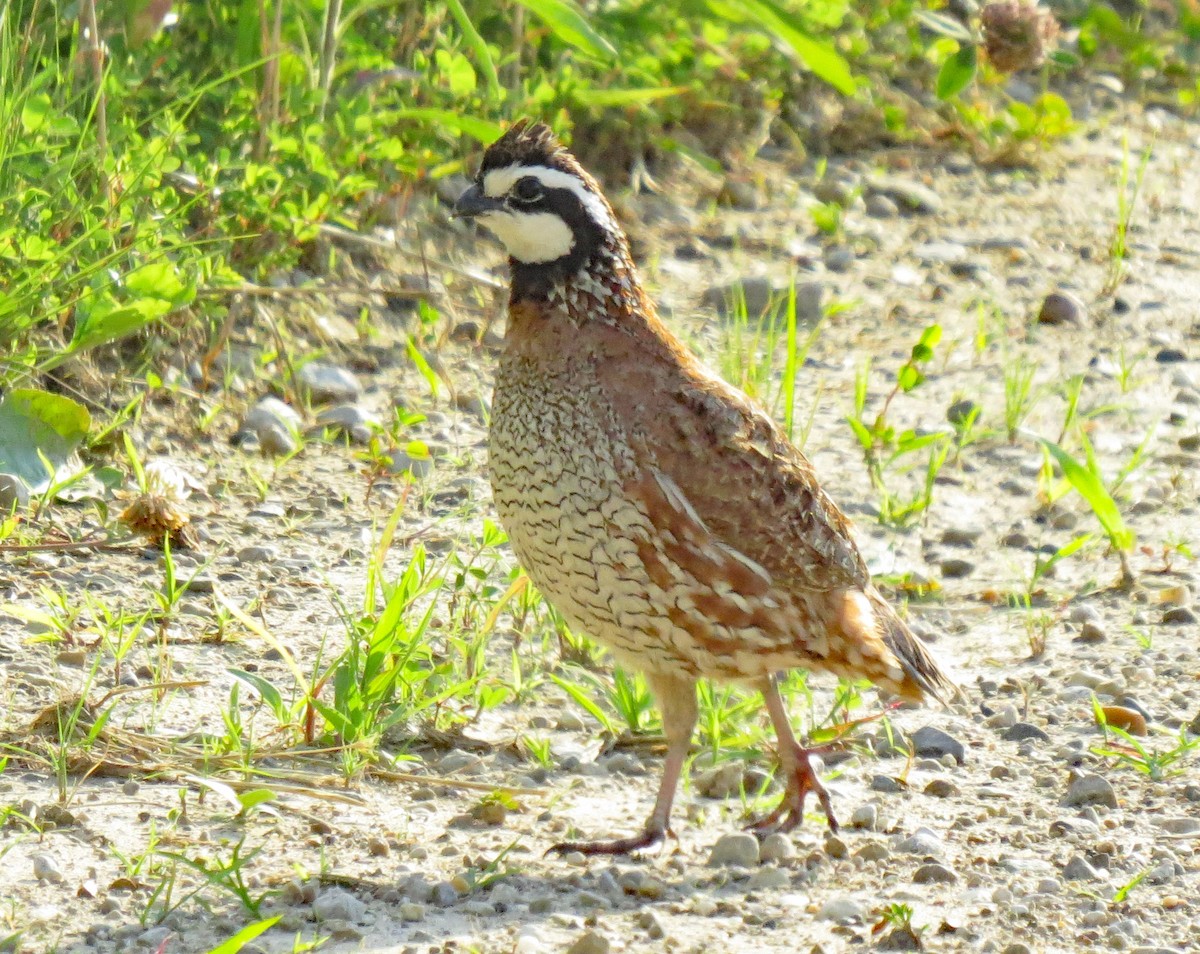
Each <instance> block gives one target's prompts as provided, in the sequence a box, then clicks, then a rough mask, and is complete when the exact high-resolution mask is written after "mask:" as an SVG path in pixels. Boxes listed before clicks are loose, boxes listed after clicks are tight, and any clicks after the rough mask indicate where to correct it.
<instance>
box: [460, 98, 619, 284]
mask: <svg viewBox="0 0 1200 954" xmlns="http://www.w3.org/2000/svg"><path fill="white" fill-rule="evenodd" d="M454 211H455V215H457V216H459V217H463V218H475V219H478V221H479V222H480V223H481V224H482V225H484V226H486V227H487V228H488V229H489V230H490V231H491V232H492V233H494V234H495V236H496V237H497V238H498V239H499V240H500V241H501V243H503V245H504V247H505V249H506V250H507V251H508V254H509V256H510V257H511V258H512V260H513V262H514V264H515V265H518V266H525V267H528V268H533V269H537V270H544V271H546V272H548V273H555V274H559V275H563V276H566V275H570V274H572V273H573V272H575V271H578V270H579V269H580V268H582V267H583V266H585V265H586V264H587V263H588V262H589V260H590V259H591V258H592V256H593V255H594V254H595V252H596V250H597V249H599V248H600V247H601V246H602V245H603V244H605V242H606V241H612V242H620V241H621V240H622V238H623V236H622V233H621V229H620V227H619V226H618V225H617V222H616V218H615V217H614V215H613V211H612V207H611V206H609V204H608V201H607V200H606V199H605V198H604V196H603V194H602V193H601V192H600V187H599V186H598V185H597V184H596V181H595V180H594V179H593V178H592V177H591V176H590V175H588V173H587V172H586V171H584V169H583V167H582V166H580V165H579V163H578V161H577V160H576V159H575V157H574V156H572V155H571V154H570V153H569V152H568V151H567V150H566V149H565V148H564V147H563V146H562V145H561V144H560V143H559V141H558V140H557V139H556V138H555V136H554V133H553V132H552V131H551V130H550V127H549V126H546V125H544V124H543V123H534V124H531V123H529V122H528V121H526V120H521V121H519V122H517V123H515V124H514V125H513V126H512V127H510V128H509V130H508V131H507V132H506V133H505V134H504V135H503V136H501V137H500V138H499V139H498V140H496V142H494V143H492V145H491V146H490V147H488V150H487V152H486V153H484V156H483V162H482V163H481V164H480V167H479V174H478V175H477V176H476V178H475V182H474V184H473V185H472V186H471V187H470V188H469V189H467V191H466V192H464V193H463V195H462V196H461V197H460V198H459V200H458V202H457V203H456V205H455V209H454Z"/></svg>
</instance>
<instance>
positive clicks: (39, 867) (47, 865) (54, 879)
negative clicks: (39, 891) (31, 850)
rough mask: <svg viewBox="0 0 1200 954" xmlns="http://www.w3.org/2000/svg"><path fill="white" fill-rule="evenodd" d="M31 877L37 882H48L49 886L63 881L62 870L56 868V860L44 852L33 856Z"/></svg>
mask: <svg viewBox="0 0 1200 954" xmlns="http://www.w3.org/2000/svg"><path fill="white" fill-rule="evenodd" d="M33 876H34V877H35V878H37V879H38V880H39V881H49V882H50V883H51V884H58V883H59V882H60V881H62V880H63V873H62V869H61V868H60V867H59V866H58V859H57V858H55V857H54V856H53V855H49V854H46V853H45V852H40V853H38V854H36V855H34V856H33Z"/></svg>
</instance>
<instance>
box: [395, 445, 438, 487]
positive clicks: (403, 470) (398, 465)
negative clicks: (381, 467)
mask: <svg viewBox="0 0 1200 954" xmlns="http://www.w3.org/2000/svg"><path fill="white" fill-rule="evenodd" d="M386 459H387V469H388V471H389V472H390V473H393V474H411V475H412V476H413V477H414V478H415V479H416V480H424V479H425V478H426V477H428V476H429V475H430V474H432V473H433V459H432V458H431V457H430V456H429V455H427V454H410V453H408V451H407V450H404V449H402V448H399V447H397V448H396V449H395V450H392V451H389V452H388V454H387V457H386Z"/></svg>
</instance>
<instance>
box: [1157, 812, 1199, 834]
mask: <svg viewBox="0 0 1200 954" xmlns="http://www.w3.org/2000/svg"><path fill="white" fill-rule="evenodd" d="M1158 826H1159V827H1160V828H1161V829H1162V830H1163V831H1169V832H1170V833H1171V834H1173V835H1192V834H1195V833H1196V832H1198V831H1200V818H1190V817H1188V816H1186V815H1185V816H1181V817H1178V818H1164V819H1162V821H1160V822H1159V823H1158Z"/></svg>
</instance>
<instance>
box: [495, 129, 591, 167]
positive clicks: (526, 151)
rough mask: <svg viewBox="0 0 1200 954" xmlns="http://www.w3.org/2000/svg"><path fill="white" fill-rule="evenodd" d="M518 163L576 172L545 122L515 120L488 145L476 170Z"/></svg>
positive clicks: (567, 155) (569, 156)
mask: <svg viewBox="0 0 1200 954" xmlns="http://www.w3.org/2000/svg"><path fill="white" fill-rule="evenodd" d="M514 163H520V164H521V165H523V166H549V167H550V168H551V169H561V170H562V171H563V172H571V173H575V174H576V175H577V174H578V173H579V171H580V170H579V164H578V163H577V162H576V161H575V157H574V156H572V155H571V154H570V153H569V152H567V150H566V148H565V147H564V146H563V145H562V143H560V142H559V141H558V139H557V137H555V135H554V130H552V129H551V128H550V127H549V126H547V125H546V124H545V123H534V122H531V121H530V120H528V119H519V120H517V122H515V123H513V124H512V125H511V126H510V127H509V128H508V131H507V132H506V133H505V134H504V135H503V136H501V137H500V138H499V139H497V140H496V141H495V142H494V143H492V144H491V145H490V146H488V149H487V152H485V153H484V154H483V163H482V164H481V166H480V169H479V171H480V172H488V171H489V170H491V169H500V168H503V167H504V166H511V165H513V164H514Z"/></svg>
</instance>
